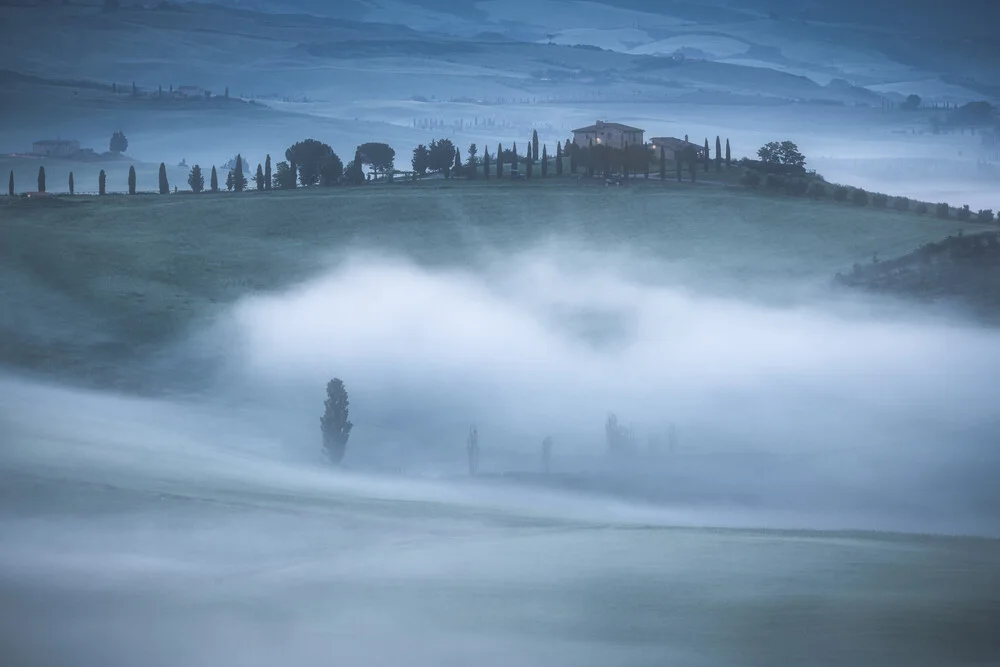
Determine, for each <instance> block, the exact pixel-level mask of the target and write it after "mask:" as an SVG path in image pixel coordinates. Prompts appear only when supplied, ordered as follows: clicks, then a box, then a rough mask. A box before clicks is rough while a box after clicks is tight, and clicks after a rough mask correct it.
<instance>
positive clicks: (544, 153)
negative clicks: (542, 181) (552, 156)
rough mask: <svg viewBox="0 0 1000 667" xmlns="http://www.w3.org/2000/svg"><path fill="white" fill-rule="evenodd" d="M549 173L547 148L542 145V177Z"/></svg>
mask: <svg viewBox="0 0 1000 667" xmlns="http://www.w3.org/2000/svg"><path fill="white" fill-rule="evenodd" d="M548 175H549V148H548V146H542V178H545V177H546V176H548Z"/></svg>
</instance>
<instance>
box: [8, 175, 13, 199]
mask: <svg viewBox="0 0 1000 667" xmlns="http://www.w3.org/2000/svg"><path fill="white" fill-rule="evenodd" d="M7 194H8V195H10V196H11V197H13V196H14V170H13V169H11V170H10V178H8V179H7Z"/></svg>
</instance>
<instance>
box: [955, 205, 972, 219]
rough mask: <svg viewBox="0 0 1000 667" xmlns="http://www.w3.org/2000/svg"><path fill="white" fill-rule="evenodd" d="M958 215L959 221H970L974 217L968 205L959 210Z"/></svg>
mask: <svg viewBox="0 0 1000 667" xmlns="http://www.w3.org/2000/svg"><path fill="white" fill-rule="evenodd" d="M957 215H958V219H959V220H968V219H970V218H971V217H972V211H971V210H970V209H969V205H968V204H966V205H965V206H963V207H962V208H960V209H958V213H957Z"/></svg>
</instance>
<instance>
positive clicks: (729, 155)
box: [726, 137, 733, 169]
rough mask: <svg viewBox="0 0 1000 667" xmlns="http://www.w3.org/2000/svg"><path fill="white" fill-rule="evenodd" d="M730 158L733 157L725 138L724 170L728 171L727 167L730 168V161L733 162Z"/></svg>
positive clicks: (727, 139)
mask: <svg viewBox="0 0 1000 667" xmlns="http://www.w3.org/2000/svg"><path fill="white" fill-rule="evenodd" d="M732 158H733V155H732V153H730V152H729V138H728V137H727V138H726V169H729V167H730V166H732V161H733V160H732Z"/></svg>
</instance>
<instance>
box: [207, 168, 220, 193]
mask: <svg viewBox="0 0 1000 667" xmlns="http://www.w3.org/2000/svg"><path fill="white" fill-rule="evenodd" d="M208 184H209V187H210V188H211V189H212V192H218V191H219V172H217V171H216V170H215V165H212V177H211V178H210V179H209V182H208Z"/></svg>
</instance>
